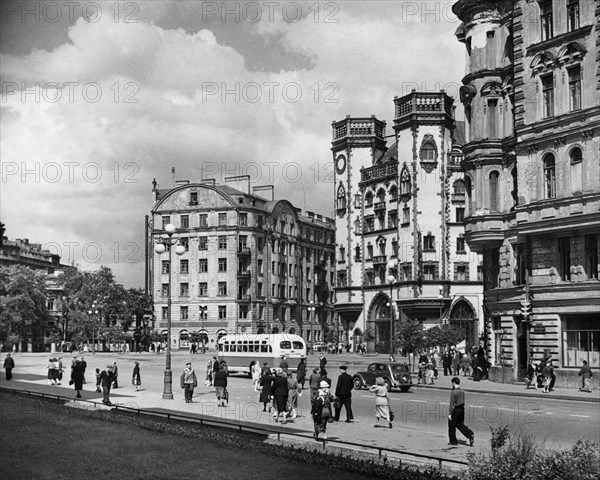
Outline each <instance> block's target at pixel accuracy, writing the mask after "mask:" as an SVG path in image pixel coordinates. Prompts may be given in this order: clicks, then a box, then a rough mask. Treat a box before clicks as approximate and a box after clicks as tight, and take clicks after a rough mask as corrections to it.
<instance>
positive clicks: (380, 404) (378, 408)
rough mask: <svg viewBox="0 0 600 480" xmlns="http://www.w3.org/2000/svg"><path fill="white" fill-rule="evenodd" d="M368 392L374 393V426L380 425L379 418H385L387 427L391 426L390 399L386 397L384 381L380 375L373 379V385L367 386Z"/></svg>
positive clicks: (386, 391)
mask: <svg viewBox="0 0 600 480" xmlns="http://www.w3.org/2000/svg"><path fill="white" fill-rule="evenodd" d="M369 392H371V393H374V394H375V420H376V421H377V423H376V424H375V425H374V427H376V428H377V427H380V426H382V425H380V423H379V419H380V418H381V419H383V420H387V422H388V428H392V420H391V417H390V399H389V398H388V390H387V388H386V386H385V381H384V380H383V378H382V377H377V378H376V379H375V385H373V386H372V387H371V388H369Z"/></svg>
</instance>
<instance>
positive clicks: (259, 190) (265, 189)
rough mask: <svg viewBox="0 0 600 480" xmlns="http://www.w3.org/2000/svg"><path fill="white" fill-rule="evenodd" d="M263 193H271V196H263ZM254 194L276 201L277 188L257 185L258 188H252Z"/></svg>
mask: <svg viewBox="0 0 600 480" xmlns="http://www.w3.org/2000/svg"><path fill="white" fill-rule="evenodd" d="M262 192H270V193H271V194H270V195H269V194H268V193H267V194H266V195H264V194H262ZM252 193H254V194H256V195H258V196H260V197H263V198H266V199H267V200H271V201H273V200H275V187H274V186H273V185H257V186H256V187H252ZM269 197H271V198H269Z"/></svg>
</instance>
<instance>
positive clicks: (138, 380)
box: [131, 362, 142, 391]
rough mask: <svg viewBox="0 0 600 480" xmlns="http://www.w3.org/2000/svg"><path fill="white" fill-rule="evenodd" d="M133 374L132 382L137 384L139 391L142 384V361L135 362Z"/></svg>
mask: <svg viewBox="0 0 600 480" xmlns="http://www.w3.org/2000/svg"><path fill="white" fill-rule="evenodd" d="M134 363H135V366H134V367H133V374H132V375H131V384H132V385H135V389H136V391H139V389H140V385H141V384H142V377H141V375H140V362H134Z"/></svg>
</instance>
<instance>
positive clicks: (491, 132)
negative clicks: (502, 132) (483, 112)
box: [487, 99, 498, 139]
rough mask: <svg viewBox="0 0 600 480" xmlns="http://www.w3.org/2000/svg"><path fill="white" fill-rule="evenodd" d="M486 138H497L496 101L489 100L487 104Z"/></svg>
mask: <svg viewBox="0 0 600 480" xmlns="http://www.w3.org/2000/svg"><path fill="white" fill-rule="evenodd" d="M487 107H488V108H487V124H488V138H490V139H496V138H498V100H496V99H490V100H488V104H487Z"/></svg>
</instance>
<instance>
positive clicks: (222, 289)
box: [218, 282, 227, 296]
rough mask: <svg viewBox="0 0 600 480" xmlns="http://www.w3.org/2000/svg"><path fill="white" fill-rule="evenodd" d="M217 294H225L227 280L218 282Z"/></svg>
mask: <svg viewBox="0 0 600 480" xmlns="http://www.w3.org/2000/svg"><path fill="white" fill-rule="evenodd" d="M218 294H219V295H221V296H224V295H227V282H219V293H218Z"/></svg>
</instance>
